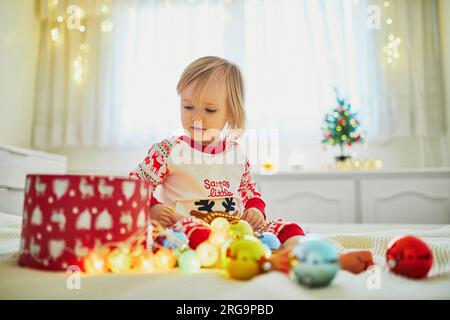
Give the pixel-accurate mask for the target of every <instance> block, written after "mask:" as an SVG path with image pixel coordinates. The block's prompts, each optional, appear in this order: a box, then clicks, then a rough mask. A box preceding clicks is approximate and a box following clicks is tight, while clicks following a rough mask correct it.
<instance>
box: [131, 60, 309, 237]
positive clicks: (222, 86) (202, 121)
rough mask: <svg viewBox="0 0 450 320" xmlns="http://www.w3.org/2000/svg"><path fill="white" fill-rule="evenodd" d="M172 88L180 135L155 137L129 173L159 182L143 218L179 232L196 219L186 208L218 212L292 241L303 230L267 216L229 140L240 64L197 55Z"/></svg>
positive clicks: (239, 100)
mask: <svg viewBox="0 0 450 320" xmlns="http://www.w3.org/2000/svg"><path fill="white" fill-rule="evenodd" d="M177 92H178V94H179V96H180V114H181V123H182V125H183V128H184V131H185V135H182V136H175V137H172V138H170V139H166V140H163V141H161V142H158V143H155V144H154V145H153V146H152V147H151V148H150V150H149V151H148V154H147V157H146V158H145V159H144V161H142V163H140V164H139V165H138V166H137V167H136V168H135V169H134V170H133V171H131V172H130V175H129V176H130V178H137V179H145V180H149V181H150V182H151V186H152V189H153V191H154V190H155V188H156V187H157V186H158V185H161V187H162V197H161V199H156V198H155V197H154V196H153V195H152V198H151V203H150V206H151V207H150V219H152V220H156V221H157V222H158V223H159V224H161V225H162V226H163V227H171V228H174V229H176V230H177V229H181V230H186V229H188V228H189V226H192V225H193V224H195V223H196V222H195V221H196V219H197V218H194V217H192V216H191V211H192V210H195V211H197V215H196V216H198V212H200V213H204V214H205V215H206V214H208V213H212V212H217V211H221V212H225V213H227V214H234V215H238V216H239V217H240V218H241V219H243V220H246V221H247V222H248V223H249V224H250V225H251V226H252V227H253V229H254V230H255V231H260V232H262V231H270V232H273V233H274V234H275V235H276V236H277V237H278V238H279V239H280V241H281V242H282V243H284V244H285V246H291V245H293V244H295V242H296V240H297V238H298V236H301V235H304V233H303V230H302V229H301V228H300V227H299V226H298V225H297V224H295V223H291V222H288V221H285V220H283V219H279V220H277V221H268V222H266V212H265V206H266V205H265V202H264V200H263V199H262V197H261V193H260V192H259V191H258V188H257V186H256V183H255V182H254V180H253V178H252V175H251V173H250V164H249V161H248V159H247V158H246V157H245V155H244V154H243V153H242V151H241V149H240V148H239V145H238V143H237V142H236V139H235V138H236V137H238V136H239V133H242V130H243V128H244V122H245V111H244V83H243V78H242V75H241V72H240V70H239V68H238V67H237V66H236V65H235V64H233V63H230V62H229V61H227V60H224V59H222V58H219V57H211V56H208V57H203V58H200V59H197V60H196V61H194V62H192V63H191V64H190V65H189V66H187V68H186V69H185V70H184V72H183V73H182V75H181V78H180V80H179V82H178V85H177ZM236 132H237V133H236ZM191 246H192V244H191Z"/></svg>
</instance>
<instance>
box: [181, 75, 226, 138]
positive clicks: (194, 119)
mask: <svg viewBox="0 0 450 320" xmlns="http://www.w3.org/2000/svg"><path fill="white" fill-rule="evenodd" d="M195 84H196V81H194V82H193V83H191V84H190V85H189V86H187V87H186V88H185V89H184V90H182V91H181V92H180V100H181V101H180V102H181V122H182V124H183V128H184V130H185V131H186V132H187V133H189V134H190V136H191V137H192V138H193V139H194V140H195V141H197V142H202V143H204V144H208V143H211V142H213V141H215V140H216V139H217V138H218V137H219V135H220V132H221V131H222V129H223V128H224V126H225V124H226V122H227V116H228V115H227V106H226V94H225V89H224V87H223V85H221V83H220V81H219V82H215V83H211V84H210V85H209V86H208V88H206V89H205V91H204V96H203V101H202V103H201V105H194V102H193V101H194V100H195V99H194V97H193V93H194V88H195Z"/></svg>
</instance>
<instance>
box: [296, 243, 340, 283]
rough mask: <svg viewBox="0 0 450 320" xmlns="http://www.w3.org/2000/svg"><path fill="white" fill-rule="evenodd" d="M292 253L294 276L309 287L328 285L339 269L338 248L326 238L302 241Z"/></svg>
mask: <svg viewBox="0 0 450 320" xmlns="http://www.w3.org/2000/svg"><path fill="white" fill-rule="evenodd" d="M292 254H293V259H292V272H293V274H294V276H295V277H296V279H297V280H298V282H299V283H301V284H304V285H307V286H309V287H323V286H327V285H328V284H329V283H330V282H331V281H332V280H333V279H334V277H335V276H336V273H337V272H338V270H339V263H338V253H337V250H336V248H335V247H334V246H333V245H332V244H331V243H330V242H329V241H327V240H325V239H309V240H305V241H300V242H299V243H298V244H297V245H296V246H295V248H294V250H293V252H292Z"/></svg>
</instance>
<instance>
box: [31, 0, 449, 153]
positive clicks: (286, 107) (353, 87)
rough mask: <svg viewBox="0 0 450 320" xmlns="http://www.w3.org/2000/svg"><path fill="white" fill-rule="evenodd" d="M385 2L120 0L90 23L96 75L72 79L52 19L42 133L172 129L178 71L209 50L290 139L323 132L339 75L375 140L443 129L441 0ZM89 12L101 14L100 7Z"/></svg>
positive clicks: (252, 117)
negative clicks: (104, 18) (390, 49)
mask: <svg viewBox="0 0 450 320" xmlns="http://www.w3.org/2000/svg"><path fill="white" fill-rule="evenodd" d="M64 2H66V3H70V2H71V1H69V0H66V1H64ZM384 2H385V1H378V0H372V1H369V0H359V1H355V0H352V1H350V0H334V1H329V0H191V1H187V0H178V1H177V0H167V1H164V0H161V1H160V0H147V1H145V0H115V1H113V2H111V4H110V8H111V13H112V15H111V19H112V21H113V22H114V29H113V31H112V32H110V33H104V32H100V31H98V28H97V29H95V28H89V25H88V26H87V27H88V28H87V30H86V32H85V34H86V35H85V37H86V39H85V41H86V42H87V43H88V45H89V50H90V51H89V53H88V54H87V55H86V59H85V63H86V70H87V73H86V75H85V77H86V79H85V80H86V81H85V82H84V84H83V85H82V86H78V87H73V86H72V87H71V86H69V89H68V90H67V89H64V88H65V87H64V88H61V86H58V85H57V84H58V83H61V82H57V81H56V82H55V80H58V79H63V80H64V79H66V80H67V72H70V70H67V65H68V64H67V63H69V65H70V63H71V61H72V60H73V59H72V58H73V56H74V55H72V56H71V57H72V58H70V59H69V58H67V56H65V54H67V52H68V51H67V50H60V51H58V49H57V48H54V47H51V50H52V51H50V49H48V48H49V41H50V40H49V37H48V34H47V32H49V31H50V29H48V27H47V29H45V30H44V32H45V34H43V39H42V41H41V50H42V51H41V62H42V63H41V69H42V70H41V71H40V75H39V77H40V78H39V80H38V92H39V93H38V99H37V107H36V109H37V112H36V115H37V116H36V120H35V137H36V139H35V142H36V144H37V145H40V146H42V145H47V146H59V145H96V146H133V145H134V146H137V145H148V144H149V143H151V142H153V141H155V140H156V139H160V138H162V137H167V136H170V135H171V134H172V133H174V131H175V130H177V129H179V128H180V120H179V101H178V96H177V94H176V90H175V87H176V83H177V81H178V78H179V76H180V74H181V72H182V70H183V68H184V67H186V66H187V65H188V64H189V63H190V62H191V61H193V60H194V59H196V58H198V57H201V56H205V55H218V56H222V57H224V58H228V59H230V60H232V61H234V62H236V63H237V64H239V65H240V66H241V68H242V70H243V72H244V78H245V81H246V87H247V95H246V105H247V111H248V123H247V127H248V128H252V129H259V128H261V129H270V128H273V129H280V133H281V137H282V138H283V139H285V141H286V140H291V141H294V140H295V141H299V142H313V143H318V142H319V141H320V136H321V132H320V128H321V125H322V119H323V115H324V113H325V112H327V111H329V109H330V108H331V107H333V106H334V104H335V97H334V92H333V87H334V86H336V87H338V88H339V89H340V91H341V93H342V94H343V95H345V96H348V97H349V98H350V102H351V103H352V106H353V108H354V110H356V111H359V112H360V118H361V122H362V126H363V129H364V130H365V131H366V132H367V133H368V137H369V139H370V140H372V141H374V140H381V141H387V140H390V139H393V138H397V137H402V136H412V135H421V136H430V135H439V134H441V133H442V132H443V131H444V118H445V117H444V116H443V114H444V104H443V97H442V84H441V82H442V81H441V75H440V57H439V41H438V39H439V37H438V32H437V30H438V29H437V23H438V21H437V17H436V10H437V9H436V1H435V0H391V1H389V3H390V5H389V6H388V7H385V6H384ZM81 3H83V1H81ZM371 5H375V6H376V8H378V9H379V13H380V15H379V18H380V21H379V22H380V25H379V29H369V28H368V27H367V20H368V18H369V16H370V13H368V11H367V10H368V8H369V6H371ZM388 18H389V19H392V23H391V24H387V23H386V20H387V19H388ZM88 21H91V25H94V26H95V24H98V23H100V22H101V19H100V18H99V17H92V18H91V19H90V20H88ZM43 23H44V26H45V23H46V22H45V19H43ZM69 35H70V34H68V36H69ZM391 35H392V36H394V38H401V39H402V42H401V44H400V46H399V50H398V53H399V58H398V59H394V60H395V61H393V63H391V64H389V63H388V62H387V55H386V53H385V48H386V46H387V43H388V42H389V38H390V36H391ZM68 40H70V41H69V43H71V41H75V40H74V36H73V35H72V37H69V38H68ZM77 44H78V43H77ZM75 47H76V46H71V47H70V48H72V49H71V50H73V48H75ZM46 48H47V49H46ZM57 57H61V59H63V60H61V59H59V60H58V58H57ZM64 59H65V60H64ZM57 61H60V62H58V63H57ZM61 61H63V62H64V61H65V62H64V63H63V62H61ZM64 68H66V69H64ZM62 70H63V71H62ZM64 70H65V71H64ZM61 72H62V73H61ZM64 72H66V73H64ZM62 75H63V76H62ZM58 77H59V78H58ZM69 78H70V74H69ZM49 79H53V80H52V81H50V80H49ZM49 84H50V85H49ZM52 84H54V85H52Z"/></svg>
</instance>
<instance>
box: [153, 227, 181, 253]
mask: <svg viewBox="0 0 450 320" xmlns="http://www.w3.org/2000/svg"><path fill="white" fill-rule="evenodd" d="M155 242H156V243H157V244H159V245H161V246H163V247H164V248H166V249H173V250H175V249H178V248H180V247H183V246H188V243H189V239H188V237H187V236H186V235H185V234H184V233H183V232H178V231H174V230H171V229H165V230H164V231H163V232H162V234H160V235H159V236H158V237H157V238H156V239H155Z"/></svg>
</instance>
